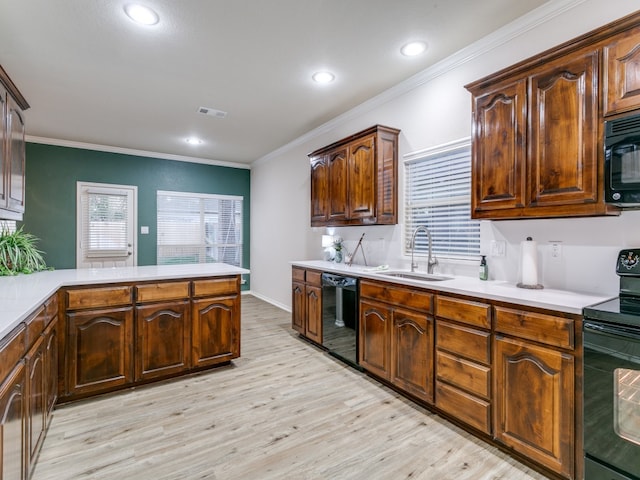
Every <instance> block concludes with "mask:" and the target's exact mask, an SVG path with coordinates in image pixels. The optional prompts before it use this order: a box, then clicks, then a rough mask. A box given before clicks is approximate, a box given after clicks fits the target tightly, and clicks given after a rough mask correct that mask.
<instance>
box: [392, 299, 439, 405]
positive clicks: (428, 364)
mask: <svg viewBox="0 0 640 480" xmlns="http://www.w3.org/2000/svg"><path fill="white" fill-rule="evenodd" d="M391 383H393V384H394V385H396V386H398V387H400V388H401V389H403V390H404V391H405V392H407V393H410V394H411V395H414V396H416V397H418V398H420V399H422V400H426V401H427V402H429V403H432V402H433V319H432V318H430V317H428V316H427V315H426V314H425V313H419V312H413V311H410V310H405V309H401V308H398V309H395V310H394V311H393V323H392V327H391Z"/></svg>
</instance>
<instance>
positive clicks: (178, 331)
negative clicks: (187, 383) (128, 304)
mask: <svg viewBox="0 0 640 480" xmlns="http://www.w3.org/2000/svg"><path fill="white" fill-rule="evenodd" d="M189 310H190V309H189V302H188V301H186V300H185V301H174V302H170V303H169V302H167V303H159V304H149V305H138V306H137V307H136V348H135V364H136V365H135V379H136V380H144V379H149V378H156V377H162V376H166V375H170V374H176V373H179V372H182V371H184V370H187V369H188V368H189V359H190V356H191V352H190V342H191V330H190V328H189V326H190V324H191V323H190V316H189V315H190V312H189Z"/></svg>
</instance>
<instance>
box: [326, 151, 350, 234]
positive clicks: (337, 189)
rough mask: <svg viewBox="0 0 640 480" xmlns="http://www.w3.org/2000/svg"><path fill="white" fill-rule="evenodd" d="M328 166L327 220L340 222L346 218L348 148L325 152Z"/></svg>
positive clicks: (347, 211) (347, 208) (347, 207)
mask: <svg viewBox="0 0 640 480" xmlns="http://www.w3.org/2000/svg"><path fill="white" fill-rule="evenodd" d="M327 165H328V167H329V199H328V203H329V222H331V223H338V224H339V223H340V222H343V221H346V220H347V219H348V213H349V204H348V202H349V197H348V188H349V187H348V185H349V183H348V178H347V177H348V173H347V172H348V169H349V163H348V150H347V147H341V148H338V149H337V150H332V151H331V152H329V153H328V154H327Z"/></svg>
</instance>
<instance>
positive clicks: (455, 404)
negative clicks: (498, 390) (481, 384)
mask: <svg viewBox="0 0 640 480" xmlns="http://www.w3.org/2000/svg"><path fill="white" fill-rule="evenodd" d="M436 406H437V407H438V408H439V409H441V410H443V411H445V412H447V413H450V414H451V415H453V416H454V417H455V418H457V419H458V420H461V421H463V422H465V423H468V424H469V425H471V426H472V427H475V428H477V429H478V430H481V431H483V432H485V433H489V434H490V433H491V405H490V404H489V402H485V401H484V400H481V399H479V398H476V397H474V396H473V395H470V394H468V393H465V392H463V391H462V390H458V389H457V388H454V387H451V386H449V385H447V384H445V383H441V382H436Z"/></svg>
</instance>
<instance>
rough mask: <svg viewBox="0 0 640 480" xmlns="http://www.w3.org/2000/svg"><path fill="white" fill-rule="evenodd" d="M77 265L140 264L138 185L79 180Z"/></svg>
mask: <svg viewBox="0 0 640 480" xmlns="http://www.w3.org/2000/svg"><path fill="white" fill-rule="evenodd" d="M77 185H78V187H77V209H76V215H77V225H78V228H77V237H78V238H77V248H76V252H77V260H76V265H77V268H101V267H131V266H134V265H136V264H137V246H136V235H135V233H136V224H137V205H138V202H137V194H138V188H137V187H136V186H131V185H111V184H104V183H87V182H78V184H77Z"/></svg>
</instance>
